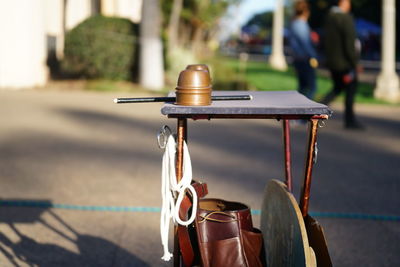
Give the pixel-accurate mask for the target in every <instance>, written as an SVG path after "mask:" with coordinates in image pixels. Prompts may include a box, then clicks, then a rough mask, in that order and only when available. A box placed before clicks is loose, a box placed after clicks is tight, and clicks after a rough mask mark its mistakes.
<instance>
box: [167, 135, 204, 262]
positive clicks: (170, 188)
mask: <svg viewBox="0 0 400 267" xmlns="http://www.w3.org/2000/svg"><path fill="white" fill-rule="evenodd" d="M175 153H176V142H175V139H174V137H173V136H172V135H170V136H169V137H168V141H167V145H166V147H165V152H164V155H163V162H162V175H161V198H162V206H161V218H160V233H161V243H162V246H163V249H164V255H163V256H162V259H163V260H164V261H169V260H170V259H171V258H172V254H171V253H170V252H169V249H168V235H169V223H170V219H172V221H173V222H174V223H175V224H177V223H178V224H180V225H183V226H188V225H189V224H191V223H192V222H193V221H194V219H195V216H196V209H197V194H196V190H195V189H194V188H193V186H191V182H192V164H191V161H190V155H189V150H188V148H187V145H186V143H185V142H183V175H182V179H181V180H180V181H179V183H178V182H177V180H176V173H175ZM187 191H190V192H191V193H192V196H193V207H192V214H191V216H190V218H189V220H187V221H182V220H181V218H180V217H179V209H180V205H181V203H182V200H183V198H184V196H185V194H186V192H187ZM175 199H176V203H175Z"/></svg>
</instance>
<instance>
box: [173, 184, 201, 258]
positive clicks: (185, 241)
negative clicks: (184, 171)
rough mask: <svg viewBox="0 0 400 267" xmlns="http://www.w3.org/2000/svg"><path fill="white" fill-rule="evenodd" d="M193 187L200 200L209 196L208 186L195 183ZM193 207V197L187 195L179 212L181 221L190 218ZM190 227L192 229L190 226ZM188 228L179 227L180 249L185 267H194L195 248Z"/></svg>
mask: <svg viewBox="0 0 400 267" xmlns="http://www.w3.org/2000/svg"><path fill="white" fill-rule="evenodd" d="M192 186H193V187H194V189H195V190H196V193H197V197H198V198H202V197H204V196H206V195H207V194H208V188H207V184H205V183H198V182H195V183H192ZM191 207H192V198H191V196H190V197H189V196H188V194H186V195H185V197H184V198H183V200H182V203H181V207H180V210H179V217H180V218H181V219H184V220H186V219H187V217H188V212H189V209H190V208H191ZM188 227H190V225H189V226H188ZM188 227H185V226H182V225H179V226H178V239H179V248H180V251H181V255H182V260H183V264H184V266H192V265H193V262H194V257H195V254H194V250H193V246H192V243H191V241H190V236H189V230H188Z"/></svg>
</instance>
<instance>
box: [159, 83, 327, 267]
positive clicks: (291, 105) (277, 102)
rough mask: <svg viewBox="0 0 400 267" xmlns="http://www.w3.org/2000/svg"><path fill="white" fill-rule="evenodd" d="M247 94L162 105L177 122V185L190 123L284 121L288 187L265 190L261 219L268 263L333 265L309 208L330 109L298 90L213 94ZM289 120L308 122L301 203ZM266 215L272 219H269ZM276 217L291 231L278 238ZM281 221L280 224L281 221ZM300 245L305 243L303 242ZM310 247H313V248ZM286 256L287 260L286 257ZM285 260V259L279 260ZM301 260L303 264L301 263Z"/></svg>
mask: <svg viewBox="0 0 400 267" xmlns="http://www.w3.org/2000/svg"><path fill="white" fill-rule="evenodd" d="M243 94H250V95H251V96H252V100H249V101H214V102H213V103H212V104H211V105H210V106H179V105H175V104H173V103H166V104H164V106H163V107H162V109H161V113H162V114H164V115H166V116H168V118H171V119H177V146H178V147H177V161H176V164H177V166H176V170H177V179H178V181H179V179H181V177H182V171H183V170H182V163H183V142H184V140H186V139H187V136H188V134H187V132H188V127H187V120H188V119H192V120H195V121H199V120H211V119H275V120H279V121H282V128H283V147H284V155H285V160H284V161H285V164H284V166H285V180H284V183H280V182H278V181H272V185H270V186H269V187H268V188H267V191H268V192H266V193H267V194H268V196H267V197H266V198H265V199H264V203H263V208H262V215H261V218H262V219H261V228H262V230H263V232H264V231H265V232H267V233H268V236H265V234H264V239H265V242H266V250H267V251H266V253H267V263H270V266H273V265H275V266H294V265H293V264H296V266H301V265H304V266H315V265H316V264H318V266H330V265H331V262H330V258H329V253H328V250H327V246H326V242H325V238H324V236H323V231H322V228H321V226H320V225H319V224H318V222H316V221H315V220H314V219H313V218H311V217H310V216H309V215H308V206H309V198H310V187H311V180H312V170H313V165H314V162H315V158H316V153H317V132H318V127H319V125H320V124H321V123H323V121H324V120H326V119H328V118H329V116H330V114H331V111H330V110H329V108H328V107H327V106H325V105H322V104H319V103H316V102H314V101H311V100H309V99H308V98H306V97H305V96H303V95H301V94H299V93H298V92H297V91H268V92H248V91H246V92H243V91H242V92H240V91H214V92H213V96H224V95H243ZM170 96H174V93H171V94H170ZM290 120H306V121H307V122H308V124H309V128H308V145H307V151H306V155H305V156H306V163H305V169H304V181H303V183H302V189H301V192H300V203H299V204H298V205H297V203H296V201H295V200H294V198H293V195H292V194H291V190H292V170H291V161H292V160H291V151H290V123H289V122H290ZM270 198H272V200H273V201H275V202H276V203H281V204H282V205H275V204H274V205H272V206H271V205H268V203H272V202H273V201H271V199H270ZM275 202H274V203H275ZM265 213H268V214H269V215H268V216H267V215H266V214H265ZM271 213H272V214H271ZM289 213H290V214H292V215H290V214H289ZM288 214H289V215H288ZM282 216H283V217H285V218H283V217H282ZM263 218H264V219H263ZM277 218H283V219H282V220H286V224H287V227H286V230H287V231H288V232H287V233H286V232H281V233H278V234H276V231H282V229H280V228H279V229H278V228H274V227H273V225H274V224H275V225H276V224H277V221H276V220H277ZM279 223H282V222H281V221H280V222H279ZM263 224H264V225H263ZM271 225H272V228H271ZM293 229H294V230H293ZM296 229H297V230H296ZM283 230H285V229H283ZM286 230H285V231H286ZM282 236H283V237H282ZM176 238H177V237H176V232H175V239H176ZM296 238H299V240H300V241H298V240H297V241H296V240H294V239H296ZM299 242H300V243H301V242H302V243H301V244H300V243H299ZM299 244H300V245H299ZM308 245H309V247H311V248H312V249H309V247H308ZM178 246H179V245H178V242H174V266H180V257H179V247H178ZM308 249H309V250H308ZM299 251H300V252H299ZM282 253H283V254H284V256H282ZM268 254H270V255H268ZM288 254H289V255H288ZM314 255H315V256H314ZM282 257H283V258H284V259H280V258H282ZM299 261H300V262H301V264H298V263H299Z"/></svg>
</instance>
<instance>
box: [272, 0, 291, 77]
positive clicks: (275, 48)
mask: <svg viewBox="0 0 400 267" xmlns="http://www.w3.org/2000/svg"><path fill="white" fill-rule="evenodd" d="M275 2H276V6H275V11H274V20H273V26H272V27H273V28H272V54H271V56H270V58H269V63H270V64H271V67H273V68H275V69H278V70H286V69H287V64H286V60H285V56H284V54H283V26H284V25H283V24H284V9H283V0H276V1H275Z"/></svg>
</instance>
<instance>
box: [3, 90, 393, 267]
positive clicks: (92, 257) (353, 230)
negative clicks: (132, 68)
mask: <svg viewBox="0 0 400 267" xmlns="http://www.w3.org/2000/svg"><path fill="white" fill-rule="evenodd" d="M115 96H116V95H113V94H106V93H101V94H99V93H91V92H81V91H73V92H67V91H57V90H52V91H0V100H1V105H0V200H2V201H19V202H20V201H29V202H32V201H41V202H42V203H48V204H49V206H51V205H54V204H69V205H86V206H90V205H92V206H107V207H109V206H124V207H127V206H129V207H159V206H160V203H161V200H160V199H161V198H160V173H161V157H162V151H161V150H160V149H158V147H157V145H156V138H155V136H156V133H157V131H158V130H159V129H160V127H161V126H162V125H164V124H168V125H170V126H171V127H172V128H174V127H175V124H176V122H175V121H174V120H168V119H167V118H165V117H163V116H162V115H161V114H160V108H161V104H157V103H155V104H137V105H115V104H113V102H112V99H113V97H115ZM341 109H342V103H337V104H336V105H335V106H334V111H335V113H334V115H333V117H332V118H331V119H330V120H329V121H328V122H327V124H326V126H325V127H324V128H321V129H320V131H319V139H318V147H319V154H318V161H317V164H316V166H315V169H314V176H313V184H312V192H311V200H310V210H311V211H312V212H334V213H340V214H354V213H357V214H374V215H396V216H400V210H399V207H400V196H399V193H400V190H399V189H400V139H399V137H400V107H399V106H397V107H393V106H376V105H375V106H372V105H362V106H361V105H360V106H357V112H358V114H359V116H360V119H361V121H362V122H363V123H364V124H365V125H366V126H367V130H366V131H362V132H359V131H346V130H344V129H343V128H342V121H341ZM280 126H281V124H280V123H279V122H276V121H265V120H215V121H214V120H213V121H196V122H192V121H190V122H189V132H188V135H189V149H190V151H191V157H192V163H193V171H194V176H195V177H198V178H199V179H200V180H203V181H206V182H207V183H208V185H209V190H210V196H211V197H221V198H226V199H230V200H237V201H242V202H245V203H247V204H249V205H250V206H251V207H252V208H253V209H259V208H260V205H261V199H262V196H263V190H264V186H265V184H266V181H267V180H269V179H273V178H274V179H283V160H282V159H283V153H282V137H281V129H280ZM305 132H306V130H305V127H304V126H301V125H300V126H297V127H295V128H293V130H292V135H293V136H292V137H293V141H292V150H293V152H292V153H293V158H294V165H293V169H294V183H295V190H294V192H295V196H296V197H298V192H299V187H300V186H299V185H300V181H301V173H302V167H303V164H304V152H305V151H304V150H305V140H306V135H305ZM253 219H254V221H255V224H256V225H258V224H259V219H260V218H259V216H254V217H253ZM317 219H318V220H319V221H320V223H321V224H322V226H323V227H324V229H325V232H326V236H327V240H328V247H329V250H330V253H331V257H332V260H333V263H334V266H400V253H399V251H400V242H399V241H400V221H386V220H368V219H343V218H318V217H317ZM161 256H162V249H161V243H160V237H159V213H157V212H118V211H85V210H68V209H61V208H48V207H41V208H29V207H15V206H12V207H6V206H0V266H2V267H3V266H4V267H7V266H105V267H108V266H163V265H167V264H164V263H163V262H162V261H161V260H160V257H161Z"/></svg>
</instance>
